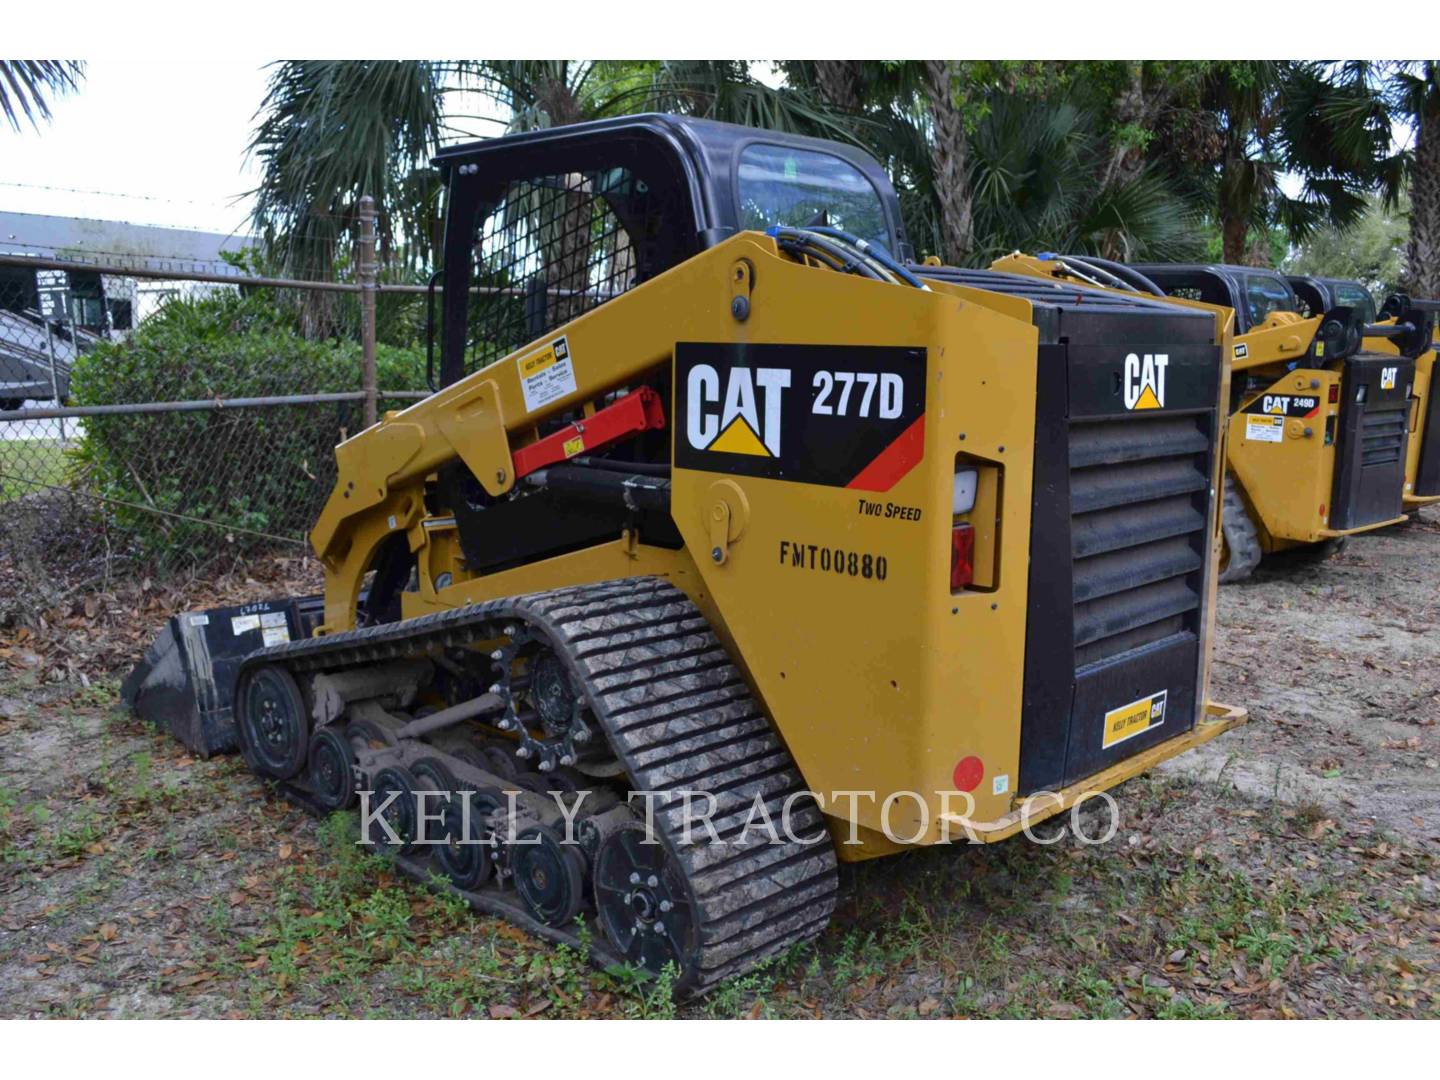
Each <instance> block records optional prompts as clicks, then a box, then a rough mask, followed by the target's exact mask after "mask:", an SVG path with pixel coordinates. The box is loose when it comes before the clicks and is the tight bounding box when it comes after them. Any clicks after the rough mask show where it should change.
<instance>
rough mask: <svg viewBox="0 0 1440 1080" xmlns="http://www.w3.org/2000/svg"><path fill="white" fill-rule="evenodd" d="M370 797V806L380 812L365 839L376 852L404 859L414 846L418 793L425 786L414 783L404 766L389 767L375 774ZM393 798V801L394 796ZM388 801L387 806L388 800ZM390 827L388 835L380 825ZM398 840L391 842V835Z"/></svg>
mask: <svg viewBox="0 0 1440 1080" xmlns="http://www.w3.org/2000/svg"><path fill="white" fill-rule="evenodd" d="M371 786H372V788H373V790H372V792H371V795H370V798H371V800H372V801H371V804H370V805H371V806H372V807H380V806H383V807H384V809H383V810H381V811H380V812H379V813H378V814H376V815H375V817H374V818H373V819H372V820H371V822H370V828H369V835H368V836H367V837H366V839H367V840H369V841H370V844H371V845H372V846H373V847H374V849H375V850H376V851H377V852H380V853H381V854H385V855H403V854H405V852H407V851H410V850H411V849H412V848H414V846H415V791H416V789H417V788H420V789H422V790H424V785H423V784H421V783H420V781H418V780H416V779H415V774H414V773H412V772H411V771H410V770H409V769H407V768H405V767H404V766H402V765H387V766H386V767H385V768H383V769H381V770H380V771H379V772H378V773H376V774H375V779H374V781H373V783H372V785H371ZM392 793H393V794H394V796H395V797H394V798H393V799H391V798H390V796H391V794H392ZM387 799H388V800H389V803H388V805H387V803H386V800H387ZM382 820H383V821H384V822H385V824H388V825H389V826H390V832H388V833H387V832H386V831H385V826H384V825H382V824H381V821H382ZM392 833H393V834H394V836H395V839H394V840H392V839H391V834H392Z"/></svg>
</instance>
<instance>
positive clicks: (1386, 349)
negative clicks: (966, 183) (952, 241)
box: [995, 254, 1433, 582]
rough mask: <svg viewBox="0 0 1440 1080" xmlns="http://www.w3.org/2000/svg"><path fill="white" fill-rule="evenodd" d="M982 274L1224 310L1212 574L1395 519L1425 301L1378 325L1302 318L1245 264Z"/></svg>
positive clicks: (1066, 265) (1367, 313) (1350, 309)
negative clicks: (1223, 404) (1228, 335)
mask: <svg viewBox="0 0 1440 1080" xmlns="http://www.w3.org/2000/svg"><path fill="white" fill-rule="evenodd" d="M995 268H996V269H1002V270H1012V271H1018V272H1026V273H1032V274H1035V275H1037V276H1041V277H1046V278H1049V279H1051V280H1070V281H1074V282H1077V283H1083V284H1085V285H1089V286H1093V287H1097V288H1106V289H1110V290H1119V291H1122V292H1126V293H1133V294H1136V295H1154V296H1157V297H1159V296H1164V297H1167V298H1169V299H1171V300H1172V301H1173V302H1175V303H1178V304H1185V305H1188V306H1193V307H1199V308H1201V309H1209V310H1214V309H1227V308H1228V309H1230V310H1232V311H1233V312H1234V329H1235V336H1234V341H1233V343H1232V346H1231V348H1232V361H1231V365H1232V372H1233V374H1232V379H1231V389H1230V406H1229V407H1230V420H1229V431H1228V440H1227V445H1226V476H1225V506H1224V536H1225V550H1224V552H1223V555H1222V567H1223V569H1222V574H1221V581H1222V582H1227V581H1238V580H1240V579H1242V578H1245V577H1247V576H1249V574H1250V573H1251V572H1252V571H1253V570H1254V568H1255V567H1256V566H1257V565H1258V564H1259V562H1260V559H1261V558H1262V556H1264V555H1268V554H1272V553H1275V552H1280V551H1286V550H1302V551H1308V552H1312V553H1315V554H1318V555H1322V556H1323V555H1325V554H1328V553H1330V552H1333V551H1334V550H1335V549H1336V548H1338V547H1339V546H1340V545H1341V544H1343V543H1344V541H1345V540H1346V539H1347V538H1348V537H1350V536H1353V535H1355V534H1357V533H1362V532H1368V531H1371V530H1374V529H1379V528H1384V527H1385V526H1387V525H1394V524H1397V523H1399V522H1401V521H1404V520H1405V507H1406V505H1407V491H1408V490H1410V489H1408V488H1407V482H1408V481H1407V461H1408V460H1409V459H1410V457H1411V456H1412V455H1411V431H1412V428H1413V416H1414V412H1415V386H1416V384H1417V363H1423V364H1424V366H1425V368H1426V371H1427V375H1428V369H1429V365H1430V363H1433V352H1431V351H1430V345H1429V340H1430V334H1431V323H1432V313H1431V310H1430V305H1428V304H1424V303H1416V302H1410V301H1408V300H1406V299H1405V298H1397V299H1396V302H1395V305H1393V307H1394V310H1393V311H1391V312H1390V314H1389V315H1388V317H1387V318H1385V319H1384V320H1382V321H1379V322H1375V321H1373V320H1374V307H1373V304H1372V305H1371V306H1370V307H1368V308H1366V307H1364V306H1363V305H1357V306H1348V305H1345V304H1336V305H1335V306H1333V307H1331V308H1328V309H1326V310H1325V311H1324V312H1323V313H1320V314H1313V315H1309V316H1308V317H1307V316H1306V315H1302V314H1301V313H1300V311H1299V310H1297V309H1298V307H1299V301H1298V300H1297V297H1296V294H1295V292H1294V291H1293V290H1292V289H1291V287H1290V284H1289V283H1288V282H1287V281H1286V279H1285V278H1284V277H1283V276H1281V275H1280V274H1277V273H1275V272H1273V271H1269V270H1262V269H1256V268H1253V267H1238V266H1187V265H1175V264H1160V263H1136V264H1129V265H1122V264H1117V263H1112V262H1109V261H1108V260H1100V259H1095V258H1093V257H1087V256H1069V255H1067V256H1060V255H1043V256H1040V257H1031V256H1026V255H1019V254H1017V255H1012V256H1008V257H1006V258H1004V259H1001V260H1000V261H998V262H997V263H995ZM1362 291H1363V290H1362ZM1366 295H1367V296H1368V294H1366ZM1330 298H1332V299H1333V298H1337V297H1334V296H1331V297H1330ZM1427 381H1428V380H1427ZM1411 505H1413V503H1411Z"/></svg>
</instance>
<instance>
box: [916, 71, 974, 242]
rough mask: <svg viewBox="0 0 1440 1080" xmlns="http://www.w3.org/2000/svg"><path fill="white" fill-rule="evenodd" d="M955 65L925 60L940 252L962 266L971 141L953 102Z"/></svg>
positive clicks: (969, 229) (970, 229)
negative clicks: (932, 132) (933, 130)
mask: <svg viewBox="0 0 1440 1080" xmlns="http://www.w3.org/2000/svg"><path fill="white" fill-rule="evenodd" d="M955 73H956V72H955V67H954V65H953V64H952V63H951V61H948V60H926V61H925V76H926V81H927V83H928V89H929V92H930V117H931V120H932V121H933V123H934V126H935V139H934V143H933V145H932V147H931V150H930V159H931V164H932V166H933V168H934V173H935V197H936V199H937V201H938V202H939V204H940V243H941V248H942V250H941V251H940V255H941V257H942V258H943V259H945V261H946V262H950V263H953V264H955V265H957V266H959V265H964V264H965V262H966V261H967V260H968V259H969V258H970V255H971V253H972V251H973V249H974V247H975V220H974V214H973V196H972V193H971V191H970V144H969V142H968V140H967V137H966V135H965V115H964V112H963V111H962V110H961V108H960V106H958V105H957V104H956V103H955Z"/></svg>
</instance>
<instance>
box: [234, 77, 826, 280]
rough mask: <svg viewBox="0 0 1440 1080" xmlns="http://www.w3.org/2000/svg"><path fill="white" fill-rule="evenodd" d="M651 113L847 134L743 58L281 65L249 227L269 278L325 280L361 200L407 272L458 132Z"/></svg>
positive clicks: (394, 261) (428, 249)
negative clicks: (434, 162)
mask: <svg viewBox="0 0 1440 1080" xmlns="http://www.w3.org/2000/svg"><path fill="white" fill-rule="evenodd" d="M477 103H478V105H477ZM477 108H478V109H479V111H478V112H477V111H471V112H461V110H464V109H472V110H474V109H477ZM647 109H665V110H670V111H675V112H684V113H688V114H691V115H699V116H708V117H711V118H714V119H720V120H728V121H731V122H734V123H742V124H747V125H750V126H752V127H764V128H773V129H780V130H788V131H806V132H811V133H817V134H829V135H832V136H838V137H849V129H848V127H847V126H846V123H845V122H844V121H843V120H842V119H841V118H840V117H838V116H837V115H836V114H835V112H834V110H833V109H829V108H827V107H826V106H825V105H824V104H823V103H822V102H820V101H819V99H818V97H817V96H816V95H814V94H812V93H811V92H810V91H808V90H806V89H804V88H797V89H790V88H783V87H782V88H779V89H776V88H773V87H769V86H766V85H765V84H763V83H761V82H760V81H758V80H756V79H755V78H753V77H752V76H751V75H750V72H749V66H748V64H746V63H745V62H744V61H724V60H722V61H590V60H518V61H512V60H463V61H303V60H294V61H284V62H281V63H278V64H276V65H275V67H274V69H273V72H272V74H271V77H270V86H269V90H268V92H267V95H266V98H265V101H264V102H263V104H262V105H261V108H260V110H259V112H258V113H257V117H258V119H259V124H258V127H257V128H256V131H255V134H254V137H253V139H252V141H251V144H250V152H251V154H253V155H254V156H255V157H256V158H257V159H259V161H260V163H261V166H262V178H261V182H260V186H259V188H258V189H257V190H256V192H255V195H256V202H255V221H256V225H257V227H258V229H259V231H260V233H261V235H262V237H263V238H264V239H265V240H266V242H267V243H266V246H267V249H268V250H269V252H270V254H271V256H272V259H273V261H274V262H275V263H276V269H277V270H279V271H281V272H284V273H287V274H290V275H298V276H316V277H328V276H330V275H332V274H333V272H334V267H335V264H336V261H337V259H338V258H339V257H340V252H341V251H342V250H343V246H342V241H346V240H348V239H350V238H351V235H352V233H353V230H354V228H355V224H356V213H357V208H358V203H359V199H360V197H361V196H362V195H366V194H369V195H372V196H374V197H375V198H376V199H377V200H378V201H379V204H380V207H381V216H380V220H379V229H378V238H379V246H380V255H381V264H382V266H388V267H391V268H392V269H395V268H403V267H408V268H410V269H412V270H413V269H415V268H418V267H421V266H425V265H428V264H429V263H430V262H431V260H432V257H433V254H434V250H435V247H436V244H437V242H438V229H439V213H440V191H439V182H438V177H437V176H436V175H435V173H434V171H433V170H432V169H431V168H430V165H429V161H430V158H431V157H432V155H433V154H434V153H435V151H436V150H437V149H439V147H440V145H441V144H442V142H444V141H446V140H449V139H453V138H455V137H457V136H464V135H470V136H472V137H473V136H474V135H475V134H476V132H475V131H474V130H473V125H471V124H469V123H468V121H471V120H476V119H479V120H482V121H485V122H488V123H489V124H490V126H491V131H490V132H487V133H495V131H496V129H497V126H498V130H500V131H503V130H506V129H509V130H527V129H531V128H536V127H549V126H553V125H558V124H569V123H574V122H576V121H579V120H587V119H593V118H596V117H602V116H615V115H621V114H624V113H633V112H641V111H645V110H647ZM499 117H504V119H498V118H499Z"/></svg>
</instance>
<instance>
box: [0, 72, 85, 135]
mask: <svg viewBox="0 0 1440 1080" xmlns="http://www.w3.org/2000/svg"><path fill="white" fill-rule="evenodd" d="M84 76H85V64H84V63H83V62H82V61H79V60H0V113H4V114H5V119H6V120H8V121H9V122H10V126H11V127H12V128H14V129H15V130H16V131H19V130H20V117H21V114H24V117H25V119H26V120H28V121H30V124H31V126H32V127H34V128H36V129H37V130H38V129H39V127H40V123H39V122H40V121H41V120H49V119H50V102H49V98H50V96H51V95H57V94H66V93H69V92H70V91H72V90H76V89H78V88H79V86H80V81H81V79H83V78H84Z"/></svg>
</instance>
